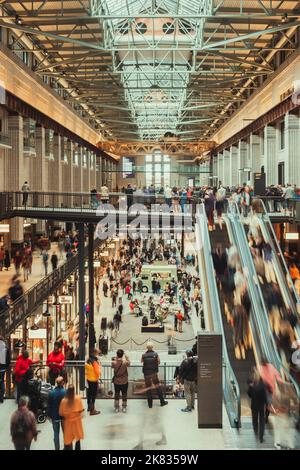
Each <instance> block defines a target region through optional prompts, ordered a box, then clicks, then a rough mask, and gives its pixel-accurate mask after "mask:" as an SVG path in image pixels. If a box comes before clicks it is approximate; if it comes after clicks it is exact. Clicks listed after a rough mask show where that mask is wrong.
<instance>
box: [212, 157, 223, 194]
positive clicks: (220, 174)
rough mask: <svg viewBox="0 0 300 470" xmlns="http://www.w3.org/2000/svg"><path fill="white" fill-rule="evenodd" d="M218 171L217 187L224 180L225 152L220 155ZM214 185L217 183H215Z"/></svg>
mask: <svg viewBox="0 0 300 470" xmlns="http://www.w3.org/2000/svg"><path fill="white" fill-rule="evenodd" d="M217 165H218V169H217V176H218V181H217V186H219V181H221V183H223V179H224V158H223V152H222V153H218V161H217ZM213 176H214V175H213ZM214 184H216V182H215V181H214Z"/></svg>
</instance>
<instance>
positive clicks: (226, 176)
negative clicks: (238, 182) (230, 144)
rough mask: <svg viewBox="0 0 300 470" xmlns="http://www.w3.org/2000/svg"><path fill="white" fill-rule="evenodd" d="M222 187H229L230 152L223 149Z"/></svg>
mask: <svg viewBox="0 0 300 470" xmlns="http://www.w3.org/2000/svg"><path fill="white" fill-rule="evenodd" d="M222 184H223V186H229V185H230V150H228V149H225V150H224V152H223V180H222Z"/></svg>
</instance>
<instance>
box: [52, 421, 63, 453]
mask: <svg viewBox="0 0 300 470" xmlns="http://www.w3.org/2000/svg"><path fill="white" fill-rule="evenodd" d="M60 425H61V420H60V419H59V420H52V427H53V432H54V447H55V450H59V431H60Z"/></svg>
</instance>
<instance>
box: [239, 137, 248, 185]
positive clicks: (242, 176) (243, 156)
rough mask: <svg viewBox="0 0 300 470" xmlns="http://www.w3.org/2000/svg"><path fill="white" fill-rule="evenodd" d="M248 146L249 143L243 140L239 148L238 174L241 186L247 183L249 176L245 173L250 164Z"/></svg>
mask: <svg viewBox="0 0 300 470" xmlns="http://www.w3.org/2000/svg"><path fill="white" fill-rule="evenodd" d="M247 153H248V145H247V142H243V141H242V140H241V141H240V142H239V146H238V173H239V184H243V183H247V174H246V173H244V172H243V169H244V168H246V167H247V163H248V155H247Z"/></svg>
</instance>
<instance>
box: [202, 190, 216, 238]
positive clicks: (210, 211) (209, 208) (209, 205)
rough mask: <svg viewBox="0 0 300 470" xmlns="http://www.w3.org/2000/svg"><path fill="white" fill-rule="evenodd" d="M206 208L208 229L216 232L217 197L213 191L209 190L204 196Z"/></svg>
mask: <svg viewBox="0 0 300 470" xmlns="http://www.w3.org/2000/svg"><path fill="white" fill-rule="evenodd" d="M204 207H205V212H206V216H207V220H208V229H209V230H210V231H212V230H215V222H214V209H215V195H214V193H213V191H212V190H209V191H208V192H207V193H206V194H205V196H204Z"/></svg>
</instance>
